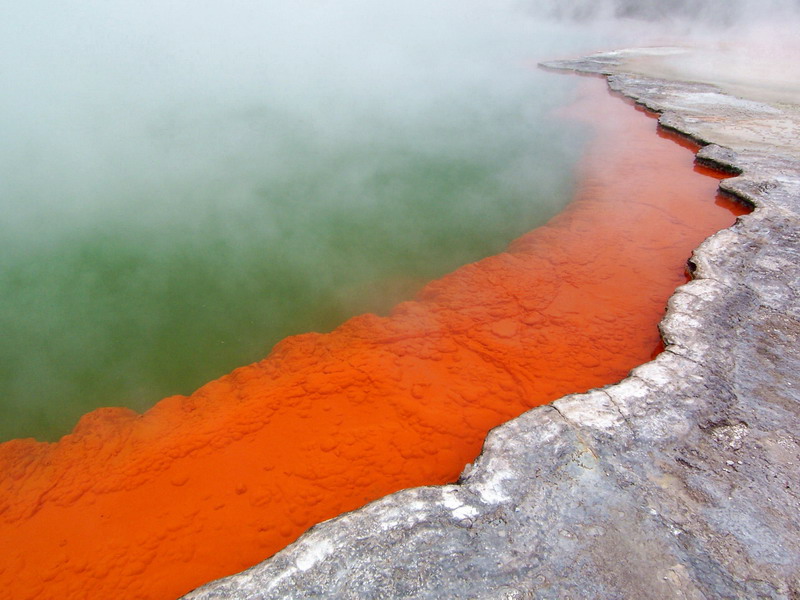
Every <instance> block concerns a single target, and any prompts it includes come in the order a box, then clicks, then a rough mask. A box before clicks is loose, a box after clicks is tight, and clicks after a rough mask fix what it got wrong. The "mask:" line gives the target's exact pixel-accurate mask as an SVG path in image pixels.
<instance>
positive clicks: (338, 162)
mask: <svg viewBox="0 0 800 600" xmlns="http://www.w3.org/2000/svg"><path fill="white" fill-rule="evenodd" d="M240 4H241V6H239V5H240ZM306 4H307V5H308V6H305V5H306ZM311 4H313V3H300V4H299V5H298V6H304V7H305V8H301V9H297V10H294V9H293V10H287V11H283V12H280V11H277V12H275V14H271V15H270V18H271V19H272V20H271V21H267V20H264V21H263V22H261V24H260V25H258V26H256V25H253V24H252V23H248V22H247V21H248V19H251V17H252V15H249V13H246V12H245V11H244V10H242V12H241V14H239V13H237V12H236V11H235V10H233V9H231V10H222V11H221V12H220V13H219V14H217V13H215V12H214V11H212V10H211V9H206V10H207V14H200V15H199V16H198V15H196V14H195V15H194V17H193V18H192V19H188V20H187V19H185V18H183V17H185V15H184V16H183V17H182V18H179V19H178V18H176V19H174V20H173V21H169V23H170V25H169V26H166V25H164V24H159V23H160V21H159V20H158V19H159V18H160V17H163V19H162V20H163V21H164V22H165V23H166V22H168V19H167V17H170V16H175V15H171V13H168V12H167V13H164V14H162V13H161V12H159V11H162V12H163V11H169V10H171V9H169V8H164V7H158V6H156V4H155V3H145V4H144V5H143V8H139V9H132V8H131V7H127V5H126V3H124V2H115V3H111V5H110V6H111V8H108V7H103V6H100V5H98V6H94V7H92V8H91V9H88V10H87V11H86V12H85V13H82V14H80V15H74V14H72V13H68V14H67V13H63V12H62V13H59V12H58V11H52V10H51V11H49V12H48V11H46V10H41V11H39V12H35V11H34V10H33V8H20V9H18V10H17V11H15V12H14V13H13V14H12V15H10V17H11V18H10V20H8V21H7V22H6V25H5V26H3V29H4V30H5V29H8V31H2V32H0V33H5V34H6V35H4V36H3V42H2V43H3V48H2V49H3V50H4V52H3V61H4V67H5V68H6V70H5V72H6V74H7V75H8V80H7V81H6V82H5V83H4V88H5V90H6V93H5V94H4V97H3V98H2V100H1V101H0V126H2V130H3V131H4V132H5V135H3V136H2V140H3V141H2V142H0V158H2V161H0V165H2V167H0V169H1V171H0V210H2V212H3V214H4V217H3V220H2V222H0V290H2V295H0V332H1V333H0V415H2V419H0V439H9V438H13V437H25V436H35V437H36V438H38V439H49V440H53V439H57V438H58V437H59V436H60V435H62V434H64V433H66V432H67V431H69V429H70V428H71V427H72V426H73V425H74V424H75V423H76V422H77V420H78V418H79V417H80V416H81V415H82V414H84V413H86V412H88V411H89V410H91V409H93V408H97V407H100V406H109V405H112V406H117V405H123V406H128V407H131V408H134V409H136V410H144V409H146V408H148V407H150V406H152V405H153V404H154V403H155V402H156V401H157V400H158V399H159V398H161V397H164V396H167V395H171V394H179V393H180V394H185V393H189V392H191V391H192V390H194V389H196V388H197V387H199V386H200V385H202V384H203V383H205V382H206V381H209V380H211V379H213V378H215V377H218V376H220V375H222V374H223V373H225V372H227V371H229V370H231V369H232V368H234V367H236V366H239V365H243V364H247V363H250V362H252V361H255V360H258V359H260V358H262V357H263V356H265V355H266V354H267V353H268V351H269V349H270V348H271V347H272V345H273V344H274V343H275V342H277V341H278V340H280V339H281V338H283V337H285V336H286V335H289V334H296V333H301V332H304V331H329V330H331V329H332V328H333V327H335V326H336V325H338V324H339V323H341V322H342V321H344V320H345V319H346V318H348V317H350V316H353V315H355V314H359V313H361V312H365V311H376V312H379V313H381V312H385V311H386V310H387V309H388V308H389V307H390V306H392V305H393V304H394V303H395V302H397V301H398V300H401V299H404V298H410V297H411V296H412V295H413V293H414V292H416V291H417V290H418V289H419V288H420V287H421V285H422V284H423V283H424V282H425V281H427V280H429V279H431V278H435V277H438V276H441V275H442V274H444V273H446V272H448V271H449V270H452V269H453V268H455V267H457V266H459V265H461V264H464V263H467V262H470V261H473V260H477V259H479V258H481V257H484V256H487V255H489V254H492V253H495V252H498V251H500V250H501V249H502V248H503V247H504V246H505V245H506V244H507V243H508V242H509V241H510V240H511V239H513V238H514V237H516V236H518V235H520V234H522V233H523V232H525V231H527V230H529V229H531V228H533V227H535V226H536V225H539V224H541V223H542V222H544V221H545V220H546V219H547V218H549V217H550V216H552V215H553V214H554V213H555V212H556V211H557V210H558V209H559V208H560V207H562V206H563V205H564V203H565V202H566V201H567V200H568V199H569V197H570V194H571V190H572V185H573V184H572V165H573V164H574V161H575V159H576V157H577V156H578V153H579V149H580V146H581V140H582V138H583V136H582V133H581V130H580V128H579V127H576V126H569V125H566V124H565V123H561V122H555V121H553V120H552V118H551V117H550V116H549V111H550V110H551V109H552V108H553V107H554V106H557V105H558V104H559V103H561V102H562V101H563V99H564V98H565V94H566V92H567V90H568V89H570V88H571V87H572V86H573V85H574V82H572V81H570V80H568V79H567V78H563V77H558V76H556V75H552V74H548V73H543V72H540V71H536V70H535V69H533V68H532V67H531V64H535V61H536V59H537V58H540V57H542V56H543V53H545V52H547V53H548V56H552V55H563V54H566V53H568V52H578V51H579V50H580V49H582V48H584V47H586V45H587V44H589V43H592V41H591V40H590V39H589V38H590V37H591V36H589V37H587V36H586V35H585V34H583V33H582V34H576V33H574V32H573V33H569V32H566V31H565V30H563V29H558V28H548V27H541V26H539V25H532V24H530V23H525V22H524V20H519V21H518V22H515V21H514V20H513V19H509V18H507V17H506V16H505V15H504V14H503V15H502V16H500V12H499V11H497V12H496V14H494V16H491V15H490V17H491V18H488V19H487V16H486V14H477V13H474V10H473V12H470V10H467V9H463V8H461V9H454V7H451V9H453V10H452V12H450V13H445V11H438V10H436V9H433V8H430V9H425V10H427V11H428V12H427V13H423V14H422V17H424V18H423V19H422V20H421V21H420V20H419V18H414V17H412V14H411V12H412V8H413V9H414V10H417V9H420V10H421V9H422V8H421V7H419V6H415V7H409V8H408V10H402V9H397V8H395V9H392V10H394V11H395V12H394V13H391V14H390V15H387V14H384V12H381V11H385V10H386V9H380V10H378V9H375V10H374V11H373V12H374V14H373V13H369V11H366V12H365V14H368V15H369V14H372V16H373V17H374V19H375V21H374V22H373V21H371V20H370V19H369V18H367V17H364V21H363V22H358V23H356V24H353V22H352V21H353V19H350V18H349V17H348V19H344V18H343V17H342V16H341V15H340V14H339V13H337V12H335V11H333V12H329V14H328V13H325V11H323V13H322V14H320V15H317V13H315V12H313V11H310V10H309V6H311ZM39 5H42V6H39ZM355 5H359V3H358V2H356V3H354V6H355ZM36 6H38V7H39V8H42V7H50V8H52V6H50V4H48V3H47V2H38V3H36ZM236 6H237V7H238V8H242V9H243V8H247V7H250V8H252V7H253V6H255V5H254V4H252V3H249V2H246V1H244V2H240V3H238V4H237V5H236ZM470 6H471V5H470ZM125 7H127V11H128V12H124V13H123V14H124V15H125V17H126V18H127V19H128V20H127V21H123V20H121V19H120V18H119V17H118V15H117V13H115V12H114V10H121V9H122V8H125ZM359 7H360V9H363V8H364V7H363V6H360V5H359ZM34 8H35V7H34ZM472 8H473V9H474V7H472ZM315 10H317V9H315ZM331 10H332V9H328V11H331ZM191 11H192V13H195V12H196V10H195V8H192V9H191ZM223 14H224V15H225V17H224V18H225V19H226V21H227V22H226V23H225V25H226V28H225V29H224V30H223V29H219V30H217V29H215V28H214V27H213V19H214V18H222V15H223ZM309 15H316V17H315V19H310V18H309ZM418 16H419V15H418ZM334 17H335V18H334ZM389 17H391V19H394V21H392V27H388V26H387V25H385V24H381V25H375V23H376V22H378V23H384V20H380V19H386V21H390V20H391V19H389ZM326 18H332V19H333V20H334V24H335V25H338V26H339V29H338V30H337V29H336V28H335V27H333V28H331V27H323V25H328V23H327V22H326V21H325V19H326ZM15 19H16V22H15ZM148 19H151V20H152V22H151V20H148ZM337 19H338V20H337ZM315 20H316V21H319V22H316V24H315ZM273 21H274V22H276V23H277V24H276V25H269V24H268V23H271V22H273ZM309 23H310V24H309ZM232 25H235V26H236V27H240V28H241V29H242V33H241V35H240V36H238V37H237V36H235V35H233V34H232V33H231V31H232V30H235V27H233V28H232V27H231V26H232ZM279 25H282V26H286V27H288V26H289V25H293V26H296V29H295V31H296V33H295V34H294V35H296V37H297V39H296V40H295V41H292V40H291V39H289V38H286V39H283V38H281V37H280V36H278V35H277V33H278V32H280V31H281V28H280V27H279ZM300 25H302V26H300ZM258 27H261V28H263V29H265V31H261V30H259V29H258ZM208 28H210V29H211V30H213V33H214V37H213V41H214V44H215V45H208V46H207V45H205V44H202V43H201V40H202V39H203V38H202V36H203V35H210V34H209V31H206V29H208ZM389 32H391V33H392V34H393V35H394V36H395V37H396V38H397V39H393V38H392V36H389V35H387V34H388V33H389ZM269 34H273V35H269ZM356 34H358V35H361V36H362V38H361V42H359V43H353V42H352V39H354V38H353V36H354V35H356ZM406 34H408V35H412V34H413V37H412V38H411V41H412V42H413V43H409V39H406V38H403V36H404V35H406ZM284 37H285V36H284ZM148 40H149V41H148ZM146 41H147V43H148V44H150V46H147V45H146V44H145V42H146ZM595 42H599V40H595Z"/></svg>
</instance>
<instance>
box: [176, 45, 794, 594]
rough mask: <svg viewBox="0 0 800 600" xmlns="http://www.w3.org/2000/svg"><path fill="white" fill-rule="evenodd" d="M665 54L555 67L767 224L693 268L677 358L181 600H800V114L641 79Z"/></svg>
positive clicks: (675, 331) (681, 298)
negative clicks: (628, 113) (628, 103)
mask: <svg viewBox="0 0 800 600" xmlns="http://www.w3.org/2000/svg"><path fill="white" fill-rule="evenodd" d="M670 52H672V50H670V49H646V50H639V51H621V52H612V53H605V54H598V55H594V56H592V57H589V58H586V59H581V60H578V61H560V62H557V63H548V64H547V65H546V66H547V67H549V68H558V69H569V70H575V71H581V72H587V73H598V74H603V75H606V76H607V77H608V79H609V85H610V86H611V88H612V89H613V90H616V91H618V92H620V93H622V94H623V95H625V96H627V97H629V98H632V99H633V100H634V101H635V102H637V103H638V104H640V105H642V106H644V107H646V108H648V109H650V110H653V111H656V112H659V113H661V116H660V119H659V122H660V123H661V124H662V126H663V127H665V128H667V129H671V130H674V131H677V132H680V133H681V134H683V135H686V136H688V137H690V138H692V139H694V140H696V141H698V142H700V143H701V144H703V145H704V148H703V149H702V150H701V151H700V152H699V153H698V161H700V162H704V163H707V164H711V165H714V166H716V167H718V168H723V169H726V170H728V171H731V172H734V173H738V175H737V176H736V177H733V178H730V179H726V180H724V181H723V182H722V184H721V186H720V187H721V188H722V189H723V190H724V191H725V192H727V193H730V194H733V195H735V196H737V197H738V198H740V199H742V200H743V201H745V202H748V203H751V204H752V205H753V206H755V210H754V212H753V213H752V214H749V215H746V216H743V217H740V218H739V219H738V221H737V223H736V225H734V226H733V227H731V228H729V229H726V230H723V231H721V232H719V233H717V234H715V235H714V236H712V237H711V238H709V239H708V240H707V241H705V242H704V243H703V244H702V245H701V246H700V247H699V248H698V249H697V250H696V251H695V252H694V253H693V256H692V258H691V260H690V267H691V269H692V270H693V276H694V279H693V281H691V282H690V283H688V284H686V285H684V286H681V287H680V288H678V290H677V291H676V292H675V294H674V295H673V296H672V298H671V299H670V303H669V308H668V312H667V315H666V317H665V319H664V320H663V322H662V323H661V332H662V336H663V338H664V343H665V346H666V350H665V351H664V352H663V353H662V354H660V355H659V356H658V357H657V358H656V359H655V360H654V361H652V362H650V363H647V364H645V365H643V366H641V367H638V368H636V369H634V370H633V371H632V372H631V374H630V376H629V377H628V378H626V379H625V380H623V381H622V382H620V383H619V384H616V385H612V386H609V387H606V388H603V389H600V390H594V391H592V392H589V393H587V394H582V395H574V396H567V397H565V398H562V399H561V400H558V401H556V402H555V403H553V404H552V405H549V406H545V407H541V408H536V409H533V410H531V411H529V412H527V413H525V414H524V415H523V416H521V417H519V418H517V419H515V420H513V421H511V422H509V423H507V424H505V425H503V426H501V427H498V428H497V429H495V430H493V431H492V433H491V434H490V435H489V437H488V438H487V440H486V444H485V446H484V450H483V453H482V454H481V456H480V457H479V458H478V459H477V460H476V461H475V463H474V464H473V465H472V466H470V467H468V468H467V470H466V471H465V472H464V474H463V475H462V477H461V479H460V481H459V483H458V484H457V485H449V486H442V487H427V488H416V489H410V490H405V491H402V492H399V493H397V494H393V495H391V496H387V497H385V498H383V499H381V500H378V501H376V502H373V503H371V504H369V505H367V506H366V507H364V508H363V509H360V510H358V511H354V512H351V513H348V514H345V515H343V516H341V517H338V518H336V519H333V520H331V521H327V522H325V523H322V524H320V525H318V526H316V527H314V528H312V529H311V530H310V531H309V532H308V533H307V534H305V535H304V536H303V537H302V538H300V539H299V540H298V541H297V542H296V543H294V544H292V545H291V546H289V547H287V548H286V549H285V550H283V551H281V552H279V553H278V554H276V555H275V556H274V557H272V558H271V559H269V560H267V561H265V562H264V563H262V564H260V565H258V566H256V567H253V568H252V569H249V570H247V571H245V572H243V573H241V574H238V575H235V576H232V577H228V578H225V579H222V580H219V581H216V582H212V583H210V584H208V585H206V586H204V587H202V588H200V589H198V590H196V591H195V592H193V593H191V594H189V595H187V596H185V598H187V599H192V600H201V599H202V600H211V599H233V598H237V599H238V598H248V599H256V598H259V599H266V598H286V597H291V598H298V599H299V598H321V597H327V598H509V599H512V598H513V599H517V598H520V599H521V598H667V597H670V598H672V597H674V598H707V597H713V598H754V597H759V598H762V597H763V598H798V597H800V484H798V482H800V353H799V352H798V348H800V113H799V112H798V109H797V106H796V105H794V104H790V103H781V102H773V103H769V104H767V103H763V102H758V101H754V100H748V99H744V98H740V97H736V96H733V95H728V94H726V93H724V92H723V91H722V90H721V89H720V88H719V87H718V86H715V85H713V84H709V83H703V82H694V83H687V82H681V81H678V80H675V79H665V78H654V77H650V76H648V75H646V74H643V73H646V72H647V68H648V67H647V62H648V60H649V58H652V57H656V58H657V57H659V56H662V55H667V54H669V53H670ZM675 52H678V50H675ZM643 159H646V157H643Z"/></svg>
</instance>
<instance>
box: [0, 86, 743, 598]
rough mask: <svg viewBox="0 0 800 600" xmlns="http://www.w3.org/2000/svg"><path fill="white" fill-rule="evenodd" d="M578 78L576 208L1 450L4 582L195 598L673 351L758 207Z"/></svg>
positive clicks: (451, 472)
mask: <svg viewBox="0 0 800 600" xmlns="http://www.w3.org/2000/svg"><path fill="white" fill-rule="evenodd" d="M576 79H577V78H576ZM581 82H582V84H583V85H582V86H581V95H580V97H579V99H578V100H577V101H575V102H574V103H573V104H572V105H571V106H570V107H569V108H567V109H565V110H563V111H562V115H561V118H563V119H571V120H572V121H573V122H574V123H580V124H582V126H583V127H584V128H585V129H587V130H591V131H592V138H591V142H590V144H589V146H588V148H587V150H586V152H585V154H584V156H583V158H582V161H581V162H580V164H579V167H578V169H577V185H576V189H575V192H574V195H573V199H572V201H571V203H570V204H569V205H568V206H567V207H566V209H565V210H563V211H562V212H560V213H559V214H558V215H557V216H555V217H554V218H552V219H551V220H549V221H548V222H547V223H546V224H545V225H544V226H542V227H539V228H536V229H533V230H531V231H530V232H528V233H526V234H524V235H522V236H520V237H518V238H517V239H516V240H515V241H514V242H513V243H512V244H511V245H510V246H509V247H508V249H507V250H506V251H505V252H501V253H499V254H495V255H493V256H490V257H488V258H485V259H482V260H479V261H477V262H474V263H471V264H468V265H466V266H464V267H461V268H459V269H457V270H455V271H453V272H452V273H450V274H448V275H446V276H444V277H441V278H439V279H437V280H435V281H433V282H431V283H429V284H427V285H425V286H424V287H423V288H422V290H421V291H420V292H419V294H418V295H417V297H416V299H415V300H413V301H410V302H403V303H400V304H398V305H397V306H395V308H393V309H392V310H391V311H390V312H389V314H388V316H385V317H379V316H376V315H362V316H358V317H356V318H353V319H351V320H349V321H347V322H346V323H344V324H343V325H342V326H340V327H338V328H337V329H335V330H334V331H333V332H332V333H329V334H313V333H311V334H305V335H300V336H295V337H291V338H288V339H286V340H284V341H282V342H281V343H280V344H278V345H277V346H276V347H275V349H274V350H273V351H272V353H271V354H270V355H269V356H268V357H267V358H266V359H264V360H262V361H260V362H258V363H255V364H252V365H249V366H245V367H240V368H238V369H236V370H234V371H233V372H231V373H230V374H229V375H226V376H224V377H222V378H220V379H218V380H216V381H213V382H211V383H209V384H207V385H205V386H203V387H202V388H200V389H199V390H198V391H197V392H195V393H194V394H192V395H191V396H188V397H185V396H175V397H171V398H167V399H165V400H163V401H161V402H159V403H158V404H157V405H156V406H155V407H153V408H152V409H151V410H149V411H147V412H146V413H144V414H143V415H139V414H137V413H135V412H132V411H130V410H126V409H111V408H109V409H103V410H98V411H95V412H93V413H90V414H89V415H87V416H85V417H84V418H83V419H82V420H81V421H80V423H79V424H78V426H77V428H76V429H75V430H74V432H73V433H72V434H71V435H68V436H66V437H64V438H63V439H62V440H61V441H60V442H59V443H57V444H49V445H48V444H41V443H37V442H34V441H33V440H16V441H11V442H7V443H6V444H3V445H1V446H0V473H2V474H3V476H2V481H0V485H1V486H2V487H0V490H2V493H1V494H0V515H2V516H1V517H0V518H2V521H0V536H2V539H4V541H5V543H6V547H7V548H9V549H10V551H7V552H6V555H5V556H4V561H3V564H2V565H1V566H0V585H2V586H3V588H4V589H6V590H8V591H9V593H11V594H12V595H13V596H14V597H15V598H34V597H37V596H41V594H47V595H51V596H53V597H60V598H84V597H92V598H105V597H116V596H124V597H128V598H164V599H166V598H174V597H177V596H178V595H180V594H181V593H184V592H186V591H188V590H190V589H192V588H193V587H196V586H197V585H200V584H201V583H203V582H205V581H208V580H210V579H212V578H216V577H219V576H222V575H225V574H229V573H233V572H236V571H239V570H241V569H243V568H246V567H248V566H250V565H252V564H254V563H256V562H258V561H260V560H262V559H263V558H266V557H267V556H269V555H271V554H272V553H274V552H275V551H277V550H279V549H280V548H282V547H283V546H285V545H286V544H287V543H290V542H291V541H292V540H294V539H295V538H296V537H297V536H298V535H300V534H301V533H302V532H303V531H304V530H306V529H307V528H308V527H309V526H311V525H313V524H314V523H317V522H319V521H321V520H324V519H327V518H330V517H333V516H335V515H337V514H340V513H341V512H343V511H347V510H351V509H354V508H357V507H359V506H361V505H363V504H364V503H365V502H368V501H370V500H372V499H376V498H378V497H380V496H382V495H385V494H387V493H390V492H392V491H395V490H398V489H401V488H405V487H410V486H417V485H426V484H440V483H445V482H451V481H454V480H455V479H456V478H457V477H458V474H459V473H460V471H461V470H462V469H463V467H464V465H465V464H466V463H467V462H469V461H471V460H472V459H473V458H474V457H475V456H476V455H477V453H478V452H479V449H480V446H481V443H482V440H483V438H484V437H485V434H486V432H487V431H488V430H489V429H490V428H492V427H494V426H496V425H498V424H499V423H502V422H504V421H506V420H507V419H509V418H512V417H514V416H516V415H518V414H520V413H521V412H523V411H525V410H527V409H528V408H530V407H533V406H536V405H539V404H542V403H545V402H548V401H550V400H553V399H555V398H557V397H559V396H561V395H564V394H566V393H570V392H580V391H584V390H586V389H589V388H593V387H596V386H601V385H604V384H608V383H612V382H614V381H617V380H619V379H620V378H622V377H624V376H625V374H626V373H627V371H628V370H629V369H630V368H632V367H633V366H635V365H638V364H641V363H642V362H645V361H647V360H648V359H649V358H650V357H652V356H653V355H654V354H655V353H657V352H658V351H659V349H660V346H659V337H658V331H657V328H656V325H657V323H658V321H659V320H660V318H661V316H662V315H663V311H664V307H665V304H666V300H667V298H668V297H669V295H670V294H671V292H672V290H673V289H674V288H675V287H676V286H677V285H679V284H681V283H682V282H684V281H686V278H687V275H686V272H685V268H684V266H685V261H686V259H687V257H688V256H689V254H690V252H691V249H692V248H694V247H695V246H697V245H698V244H699V243H700V241H701V240H702V239H704V238H705V237H707V236H708V235H709V234H711V233H712V232H714V231H716V230H718V229H720V228H722V227H725V226H728V225H730V224H731V223H733V221H734V219H735V217H736V215H738V214H741V213H742V212H743V211H744V209H743V207H741V206H739V205H737V204H734V203H731V202H729V201H727V200H726V199H725V198H722V197H717V195H716V187H717V183H718V179H719V175H718V174H715V173H713V172H709V171H708V170H706V169H703V168H700V167H696V166H694V165H693V149H692V148H691V147H687V145H686V144H679V143H676V141H675V140H672V139H669V138H668V137H667V136H663V135H659V133H658V132H657V129H656V123H655V120H654V119H653V118H652V116H648V115H646V114H644V113H642V112H641V111H637V110H635V109H634V108H633V107H632V106H631V105H629V104H627V103H625V102H623V101H622V100H620V99H617V98H613V97H611V96H610V95H609V94H608V93H607V92H606V91H605V89H604V82H602V81H600V80H593V79H584V80H581Z"/></svg>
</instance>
